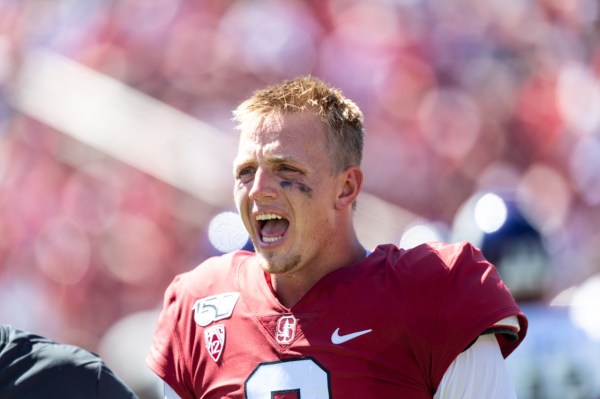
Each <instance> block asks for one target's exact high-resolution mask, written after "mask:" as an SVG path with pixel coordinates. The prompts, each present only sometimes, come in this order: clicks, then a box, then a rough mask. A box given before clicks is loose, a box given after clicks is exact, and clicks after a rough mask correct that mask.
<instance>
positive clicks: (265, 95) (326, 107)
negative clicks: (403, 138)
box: [233, 75, 364, 173]
mask: <svg viewBox="0 0 600 399" xmlns="http://www.w3.org/2000/svg"><path fill="white" fill-rule="evenodd" d="M305 111H312V112H315V115H316V116H318V117H319V118H320V120H321V122H322V123H323V124H324V126H325V128H326V129H325V130H326V132H327V137H326V140H325V145H326V150H327V151H328V152H329V154H330V155H331V159H332V168H333V172H335V173H339V172H341V171H343V170H345V169H346V168H348V167H350V166H359V165H360V163H361V160H362V151H363V142H364V130H363V115H362V112H361V111H360V109H359V108H358V106H357V105H356V104H355V103H354V102H353V101H351V100H349V99H347V98H345V97H344V96H343V95H342V93H341V91H340V90H338V89H335V88H333V87H331V86H329V85H327V84H325V83H324V82H323V81H321V80H319V79H317V78H315V77H312V76H309V75H308V76H299V77H297V78H294V79H291V80H286V81H284V82H281V83H279V84H276V85H272V86H269V87H267V88H265V89H262V90H257V91H255V92H254V93H253V94H252V96H251V97H250V98H249V99H247V100H246V101H244V102H243V103H241V104H240V105H239V106H238V107H237V109H236V110H235V111H233V116H234V117H233V120H234V121H235V122H236V123H237V128H238V129H240V130H241V129H242V128H244V126H247V124H248V123H256V121H257V119H258V120H259V121H260V120H262V119H263V118H265V117H266V116H269V115H272V114H273V113H277V112H281V113H282V114H286V113H293V112H305Z"/></svg>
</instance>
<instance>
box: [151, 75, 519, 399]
mask: <svg viewBox="0 0 600 399" xmlns="http://www.w3.org/2000/svg"><path fill="white" fill-rule="evenodd" d="M234 119H235V121H236V122H237V124H238V127H239V130H240V144H239V149H238V154H237V157H236V159H235V161H234V176H235V188H234V197H235V201H236V205H237V209H238V212H239V214H240V216H241V219H242V221H243V223H244V225H245V227H246V229H247V231H248V233H249V235H250V238H251V240H252V243H253V246H254V251H253V252H250V251H243V250H240V251H235V252H233V253H229V254H225V255H222V256H218V257H213V258H210V259H208V260H206V261H204V262H203V263H202V264H201V265H200V266H198V267H197V268H195V269H194V270H192V271H190V272H187V273H184V274H181V275H179V276H177V277H176V278H175V279H174V281H173V282H172V283H171V285H170V286H169V287H168V289H167V291H166V293H165V297H164V305H163V309H162V312H161V316H160V318H159V321H158V324H157V328H156V332H155V336H154V339H153V344H152V347H151V350H150V354H149V355H148V358H147V363H148V365H149V366H150V367H151V369H152V370H153V371H154V372H155V373H156V374H157V375H158V376H159V377H160V378H161V379H162V380H163V381H164V383H165V397H166V398H182V399H190V398H204V399H208V398H246V399H267V398H268V399H271V398H278V399H288V398H302V399H316V398H319V399H326V398H361V399H362V398H415V399H419V398H429V399H431V398H440V399H441V398H502V399H506V398H513V397H515V393H514V388H513V385H512V383H511V380H510V378H509V377H508V373H507V370H506V366H505V363H504V358H505V357H506V356H508V355H509V354H510V353H511V352H512V351H513V350H514V349H515V348H516V347H517V346H518V345H519V343H520V342H521V340H522V339H523V337H524V336H525V332H526V329H527V320H526V318H525V316H524V315H523V313H522V312H521V311H520V309H519V307H518V306H517V305H516V303H515V301H514V299H513V298H512V296H511V294H510V292H509V290H508V289H507V288H506V287H505V286H504V284H503V282H502V281H501V279H500V278H499V276H498V274H497V273H496V270H495V268H494V266H493V265H492V264H490V263H489V262H488V261H487V260H486V259H485V258H484V257H483V256H482V254H481V253H480V251H479V250H477V249H476V248H474V247H473V246H472V245H470V244H468V243H456V244H441V243H432V244H427V245H421V246H419V247H416V248H414V249H410V250H403V249H400V248H398V247H396V246H394V245H391V244H386V245H380V246H378V247H377V248H375V249H374V250H372V251H367V250H366V249H365V248H364V247H363V246H362V245H361V243H360V242H359V240H358V238H357V235H356V231H355V228H354V224H353V209H354V208H355V206H356V201H357V197H358V195H359V193H360V191H361V188H362V184H363V173H362V171H361V167H360V164H361V158H362V148H363V135H364V133H363V116H362V113H361V111H360V110H359V108H358V107H357V106H356V104H355V103H354V102H352V101H351V100H349V99H347V98H345V97H344V96H343V95H342V93H341V92H340V91H339V90H337V89H335V88H332V87H331V86H329V85H327V84H325V83H324V82H322V81H321V80H319V79H316V78H314V77H311V76H301V77H298V78H295V79H292V80H289V81H285V82H282V83H280V84H277V85H274V86H270V87H267V88H265V89H263V90H259V91H257V92H255V93H254V94H253V95H252V97H251V98H250V99H248V100H247V101H245V102H243V103H242V104H241V105H240V106H239V107H238V108H237V109H236V110H235V112H234ZM398 184H402V182H398Z"/></svg>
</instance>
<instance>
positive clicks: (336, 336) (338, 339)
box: [331, 328, 373, 345]
mask: <svg viewBox="0 0 600 399" xmlns="http://www.w3.org/2000/svg"><path fill="white" fill-rule="evenodd" d="M371 331H373V329H372V328H369V329H368V330H362V331H357V332H353V333H350V334H345V335H340V329H339V328H337V329H336V330H335V331H334V332H333V334H331V342H332V343H333V344H335V345H339V344H343V343H344V342H348V341H350V340H351V339H354V338H358V337H360V336H361V335H365V334H368V333H370V332H371Z"/></svg>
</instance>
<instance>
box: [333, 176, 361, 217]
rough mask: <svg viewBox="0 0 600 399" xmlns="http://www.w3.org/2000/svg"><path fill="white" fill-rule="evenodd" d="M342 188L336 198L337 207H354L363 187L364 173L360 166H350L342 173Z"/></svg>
mask: <svg viewBox="0 0 600 399" xmlns="http://www.w3.org/2000/svg"><path fill="white" fill-rule="evenodd" d="M339 178H340V190H339V192H338V195H337V197H336V200H335V209H340V210H341V209H345V208H348V207H350V208H351V207H352V205H353V204H354V202H355V201H356V198H357V197H358V194H360V191H361V189H362V183H363V173H362V170H361V169H360V168H359V167H358V166H350V167H349V168H348V169H346V170H344V171H343V172H342V173H340V177H339Z"/></svg>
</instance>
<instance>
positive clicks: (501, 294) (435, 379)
mask: <svg viewBox="0 0 600 399" xmlns="http://www.w3.org/2000/svg"><path fill="white" fill-rule="evenodd" d="M437 250H438V256H439V257H440V259H441V260H442V261H443V263H444V264H445V276H444V277H443V281H441V283H440V284H439V286H438V289H439V290H440V292H439V294H438V296H437V298H438V300H439V306H438V307H437V314H436V316H435V321H434V328H433V332H432V335H431V337H432V339H431V342H432V347H431V354H432V357H431V359H432V363H431V364H430V366H431V382H432V386H433V387H437V386H438V384H439V382H440V380H441V378H442V376H443V375H444V373H445V372H446V370H447V369H448V367H449V366H450V364H451V363H452V362H453V361H454V359H456V357H457V356H458V355H459V354H460V353H461V352H463V351H464V350H465V348H467V347H468V346H469V344H470V343H472V342H473V341H475V340H476V339H477V337H478V336H479V335H481V334H483V333H485V332H486V330H488V329H490V328H492V327H493V326H494V325H495V324H496V323H497V322H498V321H499V320H503V319H505V318H509V317H511V316H517V318H518V321H519V327H520V328H519V330H518V332H517V333H516V334H504V333H498V334H497V335H496V336H497V340H498V343H499V345H500V350H501V353H502V356H504V357H507V356H508V355H509V354H510V353H511V352H512V351H513V350H514V349H515V348H516V347H517V346H518V345H519V344H520V343H521V341H522V340H523V338H524V337H525V334H526V331H527V319H526V318H525V316H524V315H523V313H522V312H521V310H520V309H519V307H518V306H517V304H516V302H515V300H514V299H513V297H512V295H511V293H510V291H509V290H508V288H507V287H506V286H505V285H504V283H503V282H502V280H501V279H500V276H499V275H498V273H497V271H496V268H495V267H494V266H493V265H492V264H490V263H489V262H488V261H487V260H486V259H485V258H484V257H483V255H482V253H481V252H480V251H479V250H478V249H476V248H475V247H473V246H472V245H470V244H467V243H462V244H455V245H447V246H443V247H440V248H438V249H437Z"/></svg>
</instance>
